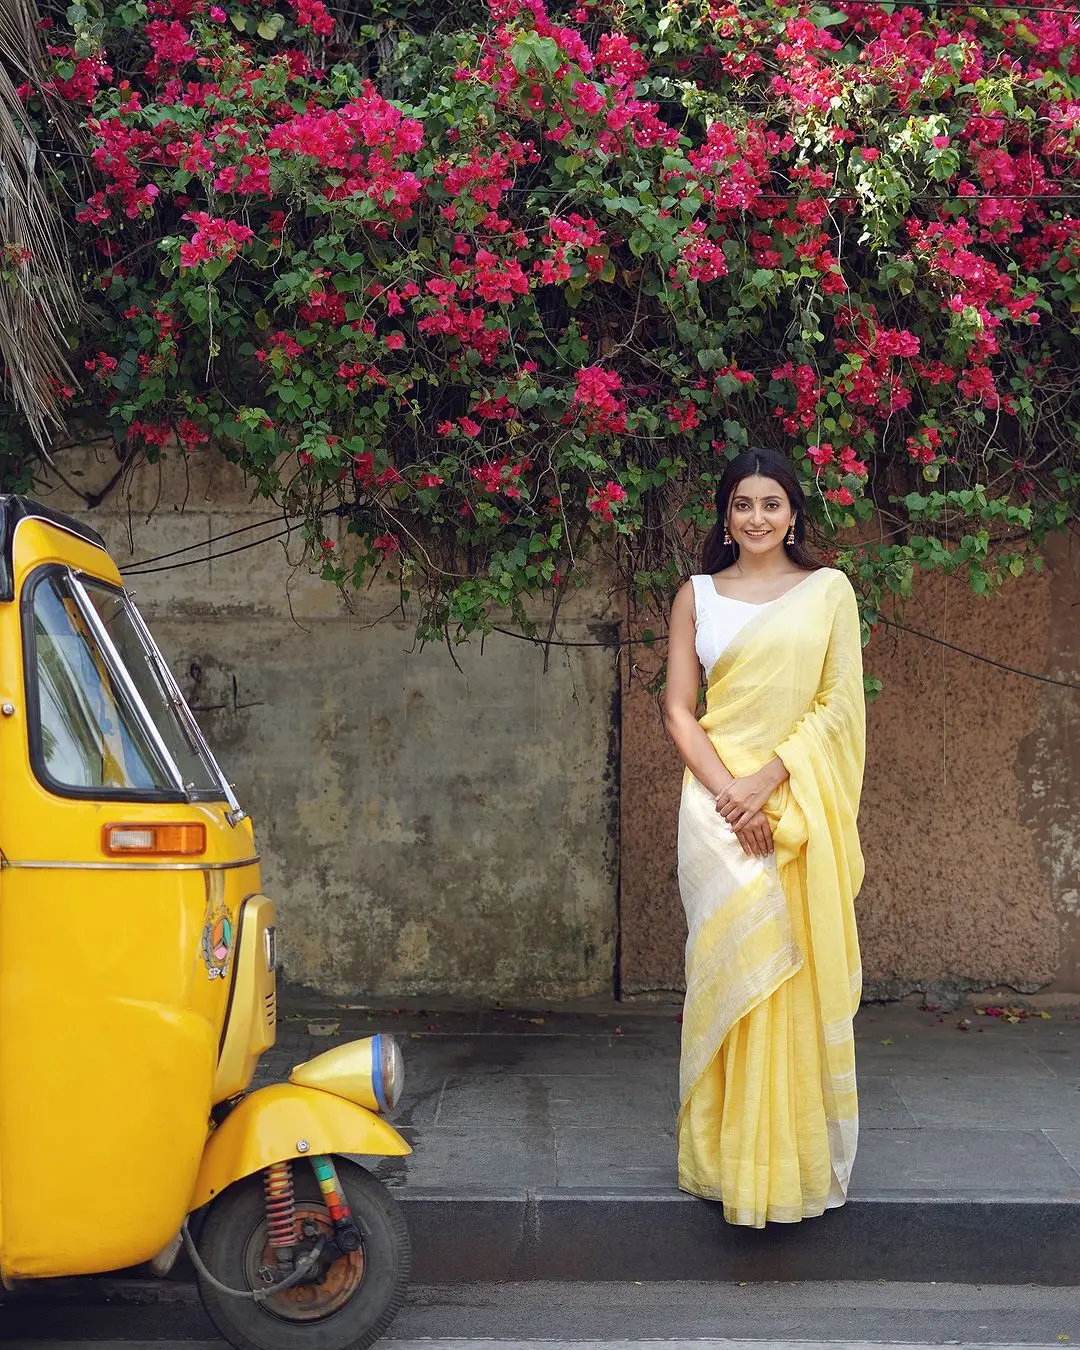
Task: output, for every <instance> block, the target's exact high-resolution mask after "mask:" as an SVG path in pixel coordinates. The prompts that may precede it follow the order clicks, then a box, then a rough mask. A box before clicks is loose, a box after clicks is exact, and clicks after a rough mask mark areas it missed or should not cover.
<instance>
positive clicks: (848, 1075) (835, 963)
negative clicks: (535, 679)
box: [678, 568, 865, 1228]
mask: <svg viewBox="0 0 1080 1350" xmlns="http://www.w3.org/2000/svg"><path fill="white" fill-rule="evenodd" d="M700 725H701V726H702V727H703V728H704V730H705V731H706V733H707V734H708V736H709V739H710V740H711V741H712V743H713V745H714V746H715V748H716V752H717V754H718V755H719V756H720V759H721V760H722V761H723V763H724V764H725V766H726V767H727V769H728V771H729V772H730V773H732V774H733V775H735V777H737V778H739V777H744V776H745V775H747V774H751V773H754V772H755V771H756V770H758V769H760V768H761V767H762V766H763V765H764V764H766V763H768V762H769V761H770V760H771V759H772V758H773V757H774V756H777V755H778V756H779V757H780V759H781V760H782V761H783V762H784V765H785V767H786V768H787V770H788V774H789V778H788V780H787V782H785V783H784V784H783V785H782V786H781V787H780V788H779V789H778V790H777V791H776V792H775V793H774V794H773V795H772V797H770V799H769V801H768V802H767V804H766V806H765V808H764V810H765V814H766V815H767V817H768V819H769V823H770V825H771V826H772V831H773V843H774V848H775V852H774V854H773V856H771V857H769V858H765V859H762V858H749V857H747V856H746V854H745V853H744V852H743V850H742V847H741V845H740V844H739V842H738V840H737V839H736V837H735V834H734V832H733V831H732V829H731V827H730V826H729V825H728V824H727V822H726V821H725V820H724V818H723V817H722V816H721V815H720V814H719V813H718V812H717V811H716V807H715V801H714V799H713V796H712V794H711V793H710V792H709V791H708V790H707V789H706V788H704V787H703V786H702V785H701V784H700V783H699V782H698V781H697V779H696V778H694V777H693V775H692V774H691V773H690V772H689V770H687V773H686V775H685V777H684V780H683V793H682V803H681V807H680V812H679V888H680V891H681V893H682V901H683V906H684V908H685V910H686V917H687V923H688V925H689V936H688V938H687V943H686V1003H685V1008H684V1012H683V1026H682V1057H681V1062H680V1109H679V1120H678V1149H679V1186H680V1188H681V1189H683V1190H685V1191H689V1192H690V1193H691V1194H693V1195H699V1196H703V1197H705V1198H707V1199H711V1200H721V1201H723V1205H724V1215H725V1218H727V1219H728V1220H729V1222H731V1223H736V1224H745V1225H748V1226H751V1227H754V1228H761V1227H763V1226H764V1225H765V1223H766V1222H767V1221H768V1222H782V1223H794V1222H797V1221H798V1220H800V1219H804V1218H810V1217H812V1216H815V1215H818V1214H822V1213H824V1211H825V1210H826V1209H831V1208H834V1207H836V1206H838V1205H842V1204H843V1203H844V1201H845V1199H846V1197H847V1188H848V1181H849V1178H850V1176H851V1166H852V1162H853V1161H854V1157H855V1148H856V1144H857V1141H858V1128H859V1117H858V1099H857V1095H856V1086H855V1043H854V1037H853V1033H852V1018H853V1017H854V1015H855V1012H856V1010H857V1009H858V1006H859V996H860V993H861V979H862V976H861V966H860V961H859V943H858V935H857V932H856V927H855V912H854V899H855V895H856V894H857V892H858V889H859V886H860V885H861V883H862V877H863V861H862V853H861V850H860V847H859V838H858V833H857V830H856V817H857V814H858V809H859V796H860V792H861V788H862V775H863V759H864V743H865V703H864V695H863V684H862V644H861V639H860V625H859V613H858V605H857V602H856V599H855V593H854V591H853V590H852V588H851V585H850V583H849V582H848V580H847V578H846V577H845V576H844V575H843V574H842V573H840V572H837V571H834V570H832V569H829V568H822V569H821V570H820V571H817V572H813V573H811V574H810V575H809V576H808V577H807V578H806V579H805V580H804V581H801V582H799V583H798V585H796V586H795V587H793V588H792V590H790V591H788V592H787V594H786V595H784V596H782V597H781V599H780V600H778V601H776V602H774V603H773V604H770V605H768V606H763V607H762V612H761V614H760V615H755V616H754V618H753V619H752V620H751V621H750V622H749V623H748V624H747V625H746V627H744V628H743V629H742V630H741V631H740V632H739V633H738V634H737V635H736V637H735V638H734V639H733V641H732V642H731V644H730V646H729V647H728V648H727V649H726V650H725V651H724V653H723V655H722V656H721V657H720V658H719V660H718V661H717V663H716V665H715V666H714V668H713V669H712V670H711V671H710V672H709V675H708V686H707V693H706V710H705V713H704V714H703V716H702V717H701V719H700Z"/></svg>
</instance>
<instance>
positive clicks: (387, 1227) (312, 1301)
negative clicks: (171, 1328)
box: [199, 1158, 411, 1350]
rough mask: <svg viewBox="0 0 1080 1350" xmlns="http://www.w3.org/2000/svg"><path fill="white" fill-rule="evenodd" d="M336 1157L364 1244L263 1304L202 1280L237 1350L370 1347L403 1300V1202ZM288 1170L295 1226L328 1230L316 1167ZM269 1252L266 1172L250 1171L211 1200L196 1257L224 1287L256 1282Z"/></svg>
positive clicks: (211, 1308)
mask: <svg viewBox="0 0 1080 1350" xmlns="http://www.w3.org/2000/svg"><path fill="white" fill-rule="evenodd" d="M334 1163H335V1167H336V1169H337V1174H338V1179H339V1181H340V1183H341V1188H342V1190H343V1191H344V1193H345V1198H346V1200H347V1201H348V1204H349V1208H350V1209H351V1211H352V1216H353V1219H354V1220H355V1222H356V1226H357V1228H358V1229H359V1230H360V1236H361V1243H360V1249H359V1251H356V1252H352V1253H350V1254H349V1255H347V1256H343V1257H340V1258H339V1259H338V1260H337V1261H335V1262H334V1264H333V1265H332V1266H331V1267H330V1269H329V1270H327V1271H326V1273H325V1276H324V1277H323V1278H322V1279H321V1280H319V1281H318V1283H307V1284H300V1285H297V1286H296V1287H294V1288H292V1289H286V1290H283V1291H282V1292H281V1293H280V1294H273V1295H271V1296H270V1297H269V1298H267V1299H266V1300H265V1301H264V1302H261V1303H255V1302H253V1301H251V1300H250V1299H247V1300H245V1299H239V1298H234V1297H230V1296H229V1295H227V1294H222V1293H221V1292H219V1291H218V1290H216V1289H215V1288H214V1287H213V1285H211V1284H210V1283H209V1282H208V1281H206V1280H203V1279H202V1278H200V1279H199V1294H200V1296H201V1298H202V1301H203V1306H204V1307H205V1308H206V1311H207V1313H208V1315H209V1317H210V1320H211V1321H212V1322H213V1324H214V1326H215V1327H216V1328H217V1330H218V1331H219V1333H220V1334H221V1336H222V1337H223V1338H224V1339H225V1340H226V1341H228V1342H229V1344H230V1345H233V1346H235V1347H236V1348H237V1350H367V1347H368V1346H370V1345H372V1344H374V1342H375V1341H377V1340H378V1339H379V1337H380V1336H382V1335H383V1334H384V1333H385V1332H386V1331H387V1329H388V1328H389V1326H390V1323H391V1322H392V1321H393V1320H394V1318H395V1317H396V1316H397V1313H398V1311H399V1310H400V1308H401V1305H402V1304H403V1303H404V1302H405V1292H406V1289H407V1288H408V1284H409V1270H410V1264H411V1262H410V1252H409V1235H408V1231H407V1230H406V1227H405V1220H404V1218H403V1217H402V1214H401V1210H400V1208H399V1206H398V1204H397V1202H396V1201H395V1200H394V1198H393V1196H392V1195H391V1194H390V1193H389V1191H388V1190H387V1189H386V1187H385V1186H383V1185H382V1183H381V1182H379V1181H377V1180H376V1179H375V1177H373V1176H372V1175H371V1173H370V1172H368V1171H367V1170H366V1169H365V1168H363V1167H361V1166H359V1164H357V1163H354V1162H350V1161H349V1160H348V1159H346V1158H335V1159H334ZM292 1168H293V1178H294V1186H295V1193H296V1215H297V1220H298V1223H299V1224H300V1225H301V1226H302V1227H304V1228H305V1229H306V1230H307V1231H308V1232H311V1231H312V1230H313V1228H314V1229H317V1230H319V1231H320V1232H322V1233H323V1234H325V1235H326V1236H327V1237H329V1236H330V1235H331V1233H332V1232H333V1228H332V1225H331V1223H330V1215H329V1213H328V1211H327V1209H326V1206H325V1204H324V1202H323V1199H322V1195H321V1193H320V1191H319V1186H318V1183H317V1182H316V1180H315V1176H314V1174H313V1172H312V1170H311V1167H310V1166H308V1165H307V1164H306V1163H305V1162H304V1161H302V1160H298V1161H296V1162H294V1163H293V1164H292ZM269 1254H270V1249H269V1234H268V1230H267V1222H266V1204H265V1198H264V1191H263V1183H262V1177H261V1176H253V1177H247V1178H246V1179H245V1180H243V1181H238V1182H237V1183H236V1184H235V1185H233V1186H230V1187H229V1189H228V1190H227V1191H224V1192H223V1193H222V1194H221V1195H220V1196H219V1197H218V1198H217V1199H216V1200H215V1201H214V1203H213V1205H212V1206H211V1208H210V1212H209V1214H208V1215H207V1217H206V1222H205V1223H204V1225H203V1229H202V1233H201V1234H200V1237H199V1255H200V1256H201V1257H202V1260H203V1262H204V1263H205V1265H206V1267H207V1269H208V1270H209V1271H210V1273H211V1274H212V1275H213V1276H214V1277H215V1279H217V1280H220V1281H221V1283H222V1284H224V1285H226V1286H227V1287H228V1288H230V1289H259V1288H261V1287H262V1286H263V1278H262V1277H261V1276H260V1272H261V1271H265V1269H266V1264H267V1259H268V1257H269Z"/></svg>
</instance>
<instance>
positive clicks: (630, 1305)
mask: <svg viewBox="0 0 1080 1350" xmlns="http://www.w3.org/2000/svg"><path fill="white" fill-rule="evenodd" d="M166 1293H167V1294H168V1296H169V1299H170V1301H167V1302H156V1303H154V1304H151V1305H146V1306H120V1307H117V1306H101V1305H98V1306H93V1305H90V1304H87V1303H85V1302H79V1301H72V1300H71V1299H70V1297H69V1298H68V1300H67V1301H64V1302H56V1301H53V1302H49V1303H46V1302H43V1301H41V1300H40V1299H38V1298H34V1299H28V1298H25V1297H22V1298H15V1299H14V1300H9V1301H7V1302H5V1303H4V1304H3V1305H0V1345H3V1347H4V1350H223V1346H222V1342H221V1341H219V1340H217V1339H216V1338H215V1336H214V1333H213V1329H212V1328H211V1327H210V1325H209V1323H208V1322H207V1321H206V1319H205V1317H204V1316H203V1313H202V1310H201V1309H200V1307H199V1306H198V1304H197V1302H196V1301H195V1300H194V1295H193V1291H191V1290H190V1288H189V1287H187V1286H182V1285H181V1286H171V1287H169V1288H168V1289H167V1290H166ZM382 1344H383V1345H384V1346H385V1347H386V1350H511V1347H513V1350H558V1347H559V1346H566V1347H567V1350H714V1348H715V1350H764V1347H765V1346H766V1345H768V1346H773V1347H777V1350H781V1348H782V1350H787V1347H789V1346H790V1347H792V1350H818V1347H826V1346H827V1347H828V1350H875V1347H883V1346H891V1345H903V1346H909V1347H916V1346H918V1347H929V1346H940V1345H960V1346H971V1347H980V1346H993V1347H995V1350H1004V1347H1012V1346H1016V1347H1020V1346H1022V1347H1025V1350H1031V1347H1036V1346H1038V1347H1046V1348H1048V1350H1062V1348H1063V1347H1064V1346H1068V1345H1070V1344H1076V1345H1078V1346H1080V1289H1072V1288H1059V1287H1055V1288H1040V1287H1033V1286H1028V1285H987V1286H977V1285H949V1284H889V1283H880V1284H874V1283H845V1284H824V1283H814V1284H802V1285H794V1284H758V1285H746V1286H739V1285H731V1284H722V1283H716V1284H703V1283H677V1284H676V1283H665V1284H646V1283H643V1284H542V1283H530V1284H500V1285H453V1286H442V1287H437V1288H432V1287H428V1288H416V1289H413V1291H412V1293H411V1295H410V1298H409V1302H408V1304H407V1306H406V1308H405V1309H404V1310H403V1311H402V1313H401V1315H400V1317H399V1318H398V1320H397V1322H396V1323H395V1325H394V1327H393V1329H392V1332H391V1335H390V1337H388V1338H387V1340H385V1341H384V1342H383V1343H382Z"/></svg>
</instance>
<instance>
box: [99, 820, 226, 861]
mask: <svg viewBox="0 0 1080 1350" xmlns="http://www.w3.org/2000/svg"><path fill="white" fill-rule="evenodd" d="M101 847H102V849H103V850H104V851H105V853H107V854H108V855H109V857H111V858H117V857H119V858H133V857H144V858H145V857H165V856H168V857H176V856H178V855H179V856H181V857H194V856H196V855H198V854H200V853H205V852H206V826H205V825H203V824H202V823H196V822H187V823H185V824H183V825H141V824H140V825H106V826H105V828H104V829H103V830H102V832H101Z"/></svg>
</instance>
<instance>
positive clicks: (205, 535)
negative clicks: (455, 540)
mask: <svg viewBox="0 0 1080 1350" xmlns="http://www.w3.org/2000/svg"><path fill="white" fill-rule="evenodd" d="M75 467H77V468H78V469H79V472H80V475H81V476H80V477H78V478H75V477H74V476H73V474H72V470H73V468H75ZM113 467H114V466H112V465H110V464H109V463H108V462H107V461H106V460H104V459H102V460H101V461H100V462H99V461H97V460H95V458H94V457H93V455H88V456H87V457H85V459H84V460H83V461H82V462H81V463H80V464H79V465H78V466H73V465H72V464H71V463H70V462H65V466H64V468H65V471H66V474H67V476H68V477H69V478H70V479H71V481H72V482H73V483H76V484H77V485H78V486H79V487H80V488H82V489H84V490H85V491H87V492H90V491H92V490H94V488H95V486H96V485H97V484H99V483H103V482H105V481H107V479H108V477H109V475H110V473H111V471H112V468H113ZM39 495H41V494H39ZM47 500H49V501H50V503H51V504H53V505H55V506H57V507H58V508H60V509H67V510H70V511H71V512H72V513H74V514H77V515H79V516H80V517H81V518H82V519H84V520H87V521H88V522H89V523H92V524H93V525H94V526H95V527H96V528H97V529H99V530H100V531H101V532H102V533H103V534H104V535H105V536H106V539H107V541H108V542H109V544H110V546H111V548H112V550H113V553H114V556H115V557H116V559H117V561H118V562H119V564H120V566H121V569H123V568H124V567H125V566H127V565H128V564H132V565H133V564H134V562H135V561H137V560H138V559H140V558H147V557H150V556H152V555H156V554H161V553H165V552H168V551H170V550H174V549H179V548H184V547H186V546H187V545H189V544H195V545H197V547H196V548H195V549H194V550H193V551H192V552H190V553H187V554H184V555H183V556H182V557H179V558H172V559H168V560H164V561H163V562H162V563H160V564H157V565H158V566H166V565H170V564H173V563H176V562H181V561H183V562H188V561H192V562H193V564H194V565H191V566H184V567H182V568H174V569H173V570H168V571H162V572H156V573H151V574H149V575H146V576H142V577H132V578H131V580H130V583H129V584H130V586H131V588H132V589H133V590H134V591H135V593H136V597H137V600H138V603H139V604H140V607H141V608H142V609H143V612H144V613H145V615H146V617H147V619H148V621H149V622H150V625H151V627H152V629H153V631H154V633H155V635H156V637H157V639H158V641H159V643H160V644H161V646H162V648H163V649H164V651H165V653H166V655H167V656H168V657H169V659H170V661H171V662H172V663H173V667H174V670H175V671H176V673H177V675H178V677H179V679H180V681H181V684H182V686H183V687H184V689H185V692H186V693H187V694H188V696H189V698H190V700H191V702H192V704H193V706H194V707H195V708H196V709H197V711H198V716H199V719H200V721H201V722H202V724H203V727H204V729H205V730H206V732H207V734H208V737H209V739H210V741H211V743H212V745H213V747H214V749H215V751H216V752H217V753H218V755H219V758H220V759H221V761H222V764H223V767H224V768H225V769H226V772H227V773H228V774H229V775H230V777H231V778H232V779H233V781H234V782H235V784H236V788H237V792H238V795H239V797H240V800H241V802H242V803H243V805H244V806H245V808H246V809H248V810H249V812H250V813H251V815H252V817H253V819H254V822H255V827H256V835H257V840H258V844H259V847H260V850H261V852H262V857H263V863H264V885H265V888H266V890H267V891H268V892H269V893H270V894H272V895H273V896H275V898H276V899H277V901H278V903H279V912H280V917H279V926H280V935H281V947H282V953H283V959H284V963H285V974H286V976H287V977H288V978H289V979H290V980H293V981H297V982H299V983H302V984H307V985H311V986H314V987H316V988H318V989H320V990H322V991H324V992H326V993H330V994H332V995H335V996H342V997H357V996H361V997H362V996H368V995H387V996H398V995H401V996H405V995H424V994H438V993H444V992H450V993H453V994H454V995H455V996H458V997H460V998H464V999H470V998H473V999H499V998H503V999H510V998H514V997H523V996H533V997H539V998H542V999H560V998H571V997H578V996H584V995H591V994H610V991H611V988H612V981H613V967H614V959H615V941H616V901H617V827H618V818H617V721H616V713H617V709H616V700H617V696H618V683H617V680H615V679H614V677H613V674H612V660H611V656H610V653H606V652H605V651H604V650H603V649H602V648H592V649H583V650H581V651H579V652H576V653H575V654H574V656H573V660H572V663H569V662H567V660H565V659H560V658H559V657H558V656H557V655H553V658H552V662H551V668H550V670H549V671H548V672H547V674H544V672H543V658H542V655H541V654H540V653H539V652H538V651H537V650H536V649H535V648H534V647H532V646H530V645H529V644H528V643H525V642H521V641H515V640H513V639H511V638H506V637H499V636H494V637H492V638H489V639H487V641H486V643H485V650H484V652H483V654H481V651H480V646H479V644H478V643H474V644H468V645H463V646H460V647H458V648H457V649H455V656H456V658H457V660H458V662H459V663H460V666H461V668H462V669H461V670H460V671H459V670H458V669H457V668H456V667H455V665H454V662H453V660H451V658H450V656H449V655H448V653H447V651H446V649H445V648H440V647H438V646H435V647H428V648H426V649H424V650H420V649H419V648H418V647H417V644H416V643H415V641H414V636H413V633H414V627H413V625H412V624H410V623H409V622H408V621H406V620H404V619H403V618H402V617H401V616H400V614H399V615H398V616H397V617H396V618H391V619H389V620H384V621H383V622H380V623H375V620H376V619H377V618H379V617H380V616H382V615H385V614H387V613H388V612H391V613H392V611H393V610H394V607H395V603H396V601H397V592H396V589H393V588H386V587H383V588H377V589H375V590H373V591H369V592H365V593H363V594H362V595H357V596H354V597H352V608H351V609H350V608H349V607H348V606H347V605H346V603H345V602H344V601H343V599H342V598H341V597H340V596H339V594H338V592H337V591H336V590H335V589H334V587H333V586H331V585H330V584H329V583H327V582H324V581H321V580H319V579H318V578H316V577H313V576H312V575H310V573H309V572H308V571H307V570H306V569H304V568H303V567H298V566H296V565H295V564H296V560H297V559H298V558H299V556H300V552H301V550H300V547H299V544H298V541H296V540H294V541H292V545H291V547H286V544H288V541H278V542H273V543H267V544H264V545H262V546H261V547H258V548H252V549H249V550H247V551H245V552H243V553H238V554H236V555H234V556H232V557H227V558H222V559H221V560H220V561H218V562H210V561H207V559H208V558H209V557H210V555H211V553H212V552H213V553H217V552H221V551H224V550H225V549H228V548H234V547H237V546H238V545H242V544H245V543H247V542H249V541H250V540H252V539H254V538H257V537H259V535H260V534H262V533H273V532H274V529H275V528H280V525H281V522H280V520H278V521H277V522H276V525H275V523H274V520H273V518H272V517H270V518H268V523H267V525H266V526H265V529H264V530H259V531H253V532H251V533H246V534H242V535H238V536H237V537H235V538H233V539H229V540H223V541H221V542H220V543H218V544H216V545H215V546H214V547H213V549H211V548H210V547H209V545H208V542H207V541H208V540H210V539H211V538H213V537H214V536H218V535H221V534H225V533H226V532H228V531H230V530H235V529H239V528H241V527H243V526H246V525H249V524H251V523H253V522H254V521H258V520H260V519H262V518H265V517H266V510H265V504H257V505H254V506H253V505H252V504H251V503H250V502H249V494H248V492H247V490H246V488H245V486H244V484H243V482H242V481H241V480H240V478H239V476H238V475H237V474H236V473H235V471H234V470H232V469H231V468H230V467H229V466H228V465H226V464H224V463H223V462H222V461H220V460H219V459H217V458H215V457H212V456H208V455H196V456H189V457H186V458H184V459H181V460H178V461H174V462H172V463H169V464H167V465H164V466H162V467H161V468H160V469H158V468H145V467H144V468H143V469H140V470H139V471H137V472H136V473H134V474H133V475H131V476H130V477H129V478H128V479H127V480H126V481H125V482H124V483H123V484H122V485H121V487H120V488H119V489H118V490H117V491H115V492H114V493H112V494H111V495H110V496H109V497H108V498H107V499H106V501H105V502H104V503H103V504H102V505H101V506H100V507H99V508H98V509H96V510H88V509H87V507H86V505H85V502H82V501H80V500H79V499H78V497H76V496H73V495H72V494H71V493H68V492H66V491H57V492H56V493H55V494H54V495H52V496H49V497H48V498H47ZM334 523H335V524H336V522H334ZM329 533H333V531H329ZM564 627H565V636H568V637H577V638H586V639H587V638H590V637H596V636H598V635H603V634H605V633H608V634H610V633H612V632H613V626H612V620H611V619H610V616H609V615H608V614H607V613H606V611H605V607H604V602H600V603H598V604H596V605H595V606H593V607H592V608H591V609H590V608H589V607H588V605H586V606H585V607H584V608H582V607H580V606H579V608H578V610H577V611H576V612H575V613H572V614H571V615H570V616H569V617H568V619H567V622H566V624H565V625H564Z"/></svg>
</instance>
